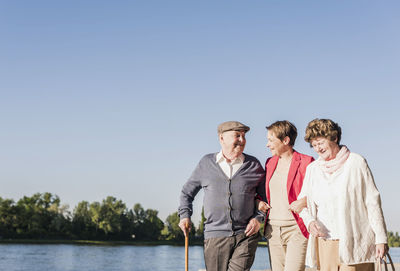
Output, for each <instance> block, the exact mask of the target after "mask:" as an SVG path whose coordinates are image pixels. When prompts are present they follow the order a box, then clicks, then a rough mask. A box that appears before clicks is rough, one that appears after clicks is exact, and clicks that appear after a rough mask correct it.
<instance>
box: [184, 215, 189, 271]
mask: <svg viewBox="0 0 400 271" xmlns="http://www.w3.org/2000/svg"><path fill="white" fill-rule="evenodd" d="M185 228H186V229H188V228H189V223H188V222H187V221H186V224H185ZM185 271H189V231H188V232H187V234H186V236H185Z"/></svg>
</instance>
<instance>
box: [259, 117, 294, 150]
mask: <svg viewBox="0 0 400 271" xmlns="http://www.w3.org/2000/svg"><path fill="white" fill-rule="evenodd" d="M266 128H267V130H268V131H271V132H273V133H274V135H275V136H276V137H277V138H279V140H280V141H283V140H284V139H285V137H289V139H290V141H289V145H290V146H292V147H293V146H294V142H295V141H296V137H297V128H296V126H294V124H293V123H291V122H290V121H287V120H280V121H275V122H274V123H272V124H271V125H269V126H267V127H266Z"/></svg>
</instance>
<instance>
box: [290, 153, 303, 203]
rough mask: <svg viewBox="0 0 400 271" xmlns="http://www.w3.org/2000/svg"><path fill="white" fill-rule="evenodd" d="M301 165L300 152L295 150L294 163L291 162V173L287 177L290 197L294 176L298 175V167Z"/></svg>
mask: <svg viewBox="0 0 400 271" xmlns="http://www.w3.org/2000/svg"><path fill="white" fill-rule="evenodd" d="M299 166H300V155H299V154H298V152H296V151H294V152H293V158H292V163H290V167H289V174H288V179H287V193H288V198H289V191H290V188H291V187H292V184H293V182H294V177H296V172H297V169H298V168H299Z"/></svg>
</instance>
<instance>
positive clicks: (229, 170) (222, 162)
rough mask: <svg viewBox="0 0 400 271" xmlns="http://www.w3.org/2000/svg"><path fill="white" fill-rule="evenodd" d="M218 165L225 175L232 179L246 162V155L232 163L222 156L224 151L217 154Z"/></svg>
mask: <svg viewBox="0 0 400 271" xmlns="http://www.w3.org/2000/svg"><path fill="white" fill-rule="evenodd" d="M216 160H217V164H218V165H219V166H220V167H221V169H222V171H223V172H224V173H225V175H226V176H227V177H228V178H229V179H231V178H232V176H233V175H235V173H236V171H238V169H239V168H240V167H241V166H242V165H243V162H244V155H243V154H241V155H240V156H239V157H237V158H236V159H235V160H233V161H231V162H230V163H229V162H228V161H226V158H225V157H224V155H223V154H222V150H221V151H220V152H219V153H217V158H216Z"/></svg>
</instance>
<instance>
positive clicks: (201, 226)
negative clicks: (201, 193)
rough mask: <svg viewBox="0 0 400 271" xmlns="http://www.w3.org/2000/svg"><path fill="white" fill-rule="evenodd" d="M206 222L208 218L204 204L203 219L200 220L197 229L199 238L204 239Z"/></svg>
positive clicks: (202, 209)
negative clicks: (205, 214)
mask: <svg viewBox="0 0 400 271" xmlns="http://www.w3.org/2000/svg"><path fill="white" fill-rule="evenodd" d="M205 222H206V218H205V216H204V206H203V207H202V208H201V220H200V222H199V227H198V228H197V230H196V236H197V238H199V239H204V223H205Z"/></svg>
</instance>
